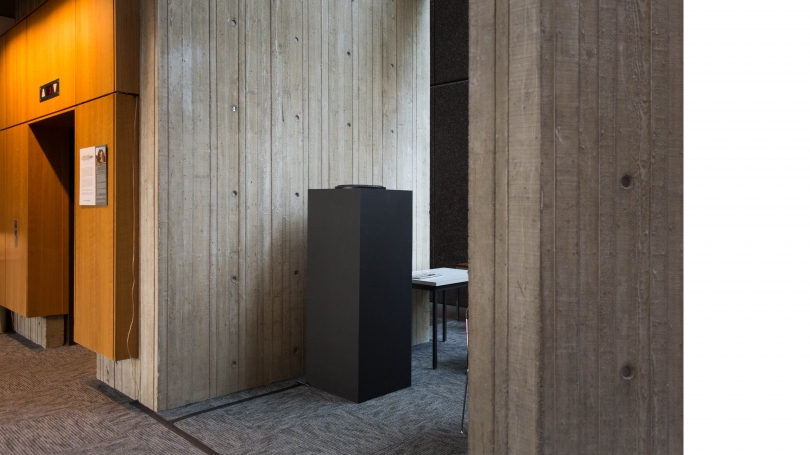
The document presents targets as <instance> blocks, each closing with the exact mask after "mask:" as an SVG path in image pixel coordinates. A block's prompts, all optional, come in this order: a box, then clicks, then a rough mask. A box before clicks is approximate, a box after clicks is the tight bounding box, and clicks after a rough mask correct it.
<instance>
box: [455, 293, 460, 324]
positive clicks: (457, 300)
mask: <svg viewBox="0 0 810 455" xmlns="http://www.w3.org/2000/svg"><path fill="white" fill-rule="evenodd" d="M460 297H461V288H456V321H460V320H461V308H460V307H459V306H458V302H459V299H460Z"/></svg>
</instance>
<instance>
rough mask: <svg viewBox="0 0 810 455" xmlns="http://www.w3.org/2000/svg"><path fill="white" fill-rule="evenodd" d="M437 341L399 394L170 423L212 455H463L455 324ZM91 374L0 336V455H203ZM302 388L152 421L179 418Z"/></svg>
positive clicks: (76, 363) (269, 401)
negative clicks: (434, 353)
mask: <svg viewBox="0 0 810 455" xmlns="http://www.w3.org/2000/svg"><path fill="white" fill-rule="evenodd" d="M448 310H449V309H448ZM440 329H441V328H440ZM447 335H448V339H447V342H446V343H439V369H438V370H432V369H431V368H430V366H431V344H430V343H425V344H422V345H419V346H415V347H414V348H413V363H412V365H413V373H412V387H411V388H409V389H405V390H401V391H399V392H395V393H392V394H388V395H386V396H383V397H380V398H377V399H374V400H371V401H367V402H365V403H362V404H355V403H351V402H349V401H346V400H343V399H341V398H337V397H334V396H332V395H329V394H327V393H324V392H321V391H319V390H315V389H313V388H310V387H304V386H301V387H296V388H293V389H290V390H286V391H283V392H279V393H276V394H272V395H267V396H263V397H260V398H256V399H252V400H249V401H246V402H244V403H239V404H235V405H232V406H228V407H224V408H222V409H217V410H214V411H210V412H204V413H202V414H198V415H194V416H190V417H188V418H185V419H183V420H180V421H178V422H177V423H176V424H175V425H176V427H177V428H179V429H181V430H182V431H184V432H186V433H188V434H189V435H191V436H193V437H194V438H196V439H198V440H199V441H201V442H202V443H204V444H205V445H206V446H208V447H209V448H210V449H212V450H213V451H215V452H217V453H220V454H403V455H404V454H442V455H444V454H448V455H450V454H466V453H467V439H466V437H465V436H464V435H462V434H461V433H460V432H459V425H460V419H461V409H462V396H463V393H464V380H465V374H464V371H465V366H466V352H467V351H466V345H465V339H464V336H465V334H464V322H456V321H454V320H448V333H447ZM439 336H441V332H440V335H439ZM95 366H96V362H95V355H94V354H93V353H91V352H90V351H88V350H86V349H84V348H82V347H80V346H71V347H62V348H57V349H50V350H44V349H41V348H38V347H36V346H35V345H32V344H31V343H29V342H27V341H26V340H24V339H23V338H21V337H19V336H17V335H0V454H15V455H16V454H55V453H59V454H63V453H64V454H73V453H76V454H79V453H81V454H108V453H154V454H169V453H178V454H186V453H203V452H202V451H200V450H198V449H197V448H195V447H194V446H193V445H191V443H189V442H188V441H186V440H185V439H183V438H181V437H180V436H178V435H177V434H175V433H173V432H171V431H170V430H169V429H167V428H166V427H164V426H163V425H161V424H160V423H158V422H157V421H156V420H154V419H153V418H151V417H149V416H148V415H146V414H144V413H143V412H141V411H139V410H138V409H136V408H135V407H133V406H132V405H130V404H129V399H128V398H127V397H125V396H123V395H122V394H120V393H118V392H116V391H115V390H113V389H111V388H109V387H108V386H106V385H105V384H103V383H101V382H100V381H98V380H96V379H95ZM303 380H304V378H298V379H296V380H290V381H285V382H282V383H278V384H273V385H270V386H266V387H260V388H257V389H253V390H250V391H246V392H241V393H236V394H233V395H229V396H227V397H221V398H216V399H212V400H207V401H204V402H200V403H195V404H193V405H189V406H185V407H182V408H177V409H173V410H170V411H166V412H162V413H160V415H161V416H162V417H164V418H165V419H167V420H174V419H178V418H181V419H182V418H183V417H184V416H189V415H190V414H192V413H195V412H199V411H204V410H206V409H210V408H213V407H215V406H218V405H222V404H227V403H232V402H235V401H238V400H242V399H245V398H250V397H253V396H257V395H261V394H264V393H267V392H270V391H274V390H278V389H281V388H284V387H286V386H290V385H295V384H296V383H297V382H298V381H303Z"/></svg>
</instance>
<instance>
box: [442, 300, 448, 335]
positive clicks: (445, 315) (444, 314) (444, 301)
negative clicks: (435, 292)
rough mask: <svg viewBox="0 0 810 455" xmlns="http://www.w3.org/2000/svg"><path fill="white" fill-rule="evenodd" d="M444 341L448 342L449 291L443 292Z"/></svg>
mask: <svg viewBox="0 0 810 455" xmlns="http://www.w3.org/2000/svg"><path fill="white" fill-rule="evenodd" d="M442 341H447V291H442Z"/></svg>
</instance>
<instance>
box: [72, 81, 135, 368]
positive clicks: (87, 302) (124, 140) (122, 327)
mask: <svg viewBox="0 0 810 455" xmlns="http://www.w3.org/2000/svg"><path fill="white" fill-rule="evenodd" d="M135 118H136V112H135V98H134V97H132V96H129V95H122V94H112V95H108V96H105V97H102V98H98V99H96V100H93V101H90V102H88V103H85V104H82V105H80V106H77V107H76V146H75V150H74V153H75V161H76V162H77V163H78V162H79V150H80V149H82V148H84V147H92V146H94V145H106V146H107V200H108V204H107V205H105V206H80V205H79V198H78V196H77V197H76V198H75V200H74V204H73V209H74V213H75V227H74V229H75V233H76V235H75V239H76V240H75V247H74V248H75V257H76V260H75V262H74V264H75V268H74V270H75V275H76V279H75V303H74V313H75V316H74V318H75V329H74V333H75V340H76V342H77V343H79V344H81V345H82V346H84V347H86V348H88V349H91V350H92V351H94V352H97V353H99V354H101V355H104V356H106V357H107V358H109V359H114V360H120V359H128V358H130V357H137V356H138V342H137V340H138V310H137V308H138V287H137V281H138V245H137V240H138V236H137V232H138V228H137V220H138V202H137V194H138V158H137V151H138V149H137V137H136V136H137V133H136V131H137V128H136V124H135ZM75 180H76V183H75V185H74V194H76V195H78V194H79V175H78V166H77V167H76V178H75Z"/></svg>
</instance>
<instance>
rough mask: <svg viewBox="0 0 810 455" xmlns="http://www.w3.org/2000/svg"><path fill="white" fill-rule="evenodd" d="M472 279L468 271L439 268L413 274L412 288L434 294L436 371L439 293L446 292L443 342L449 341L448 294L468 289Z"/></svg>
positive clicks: (443, 311) (434, 365) (434, 366)
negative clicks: (452, 291) (452, 290)
mask: <svg viewBox="0 0 810 455" xmlns="http://www.w3.org/2000/svg"><path fill="white" fill-rule="evenodd" d="M469 281H470V278H469V274H468V272H467V271H466V270H463V269H449V268H438V269H430V270H417V271H414V272H411V287H412V288H413V289H422V290H425V291H431V292H432V293H433V369H434V370H435V369H436V366H437V364H438V362H437V346H438V345H437V342H438V324H437V323H436V322H437V321H436V313H437V311H436V310H437V306H436V303H437V298H436V297H437V295H438V291H445V295H444V299H443V300H444V301H443V303H442V326H443V327H442V341H447V294H446V291H448V290H450V289H461V288H464V287H467V285H468V284H469ZM456 311H457V312H458V301H456Z"/></svg>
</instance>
